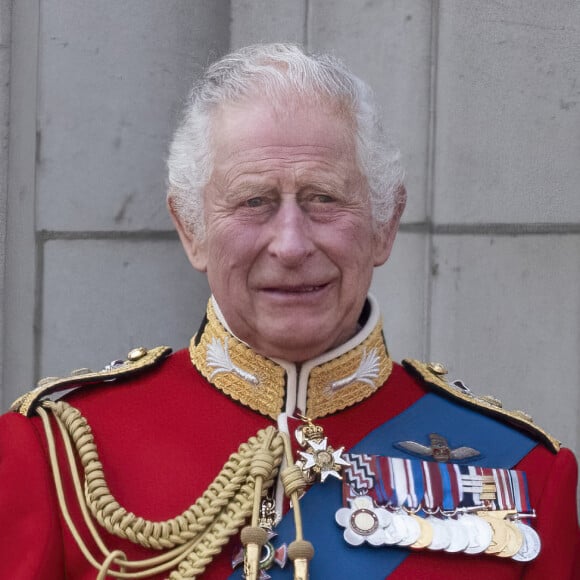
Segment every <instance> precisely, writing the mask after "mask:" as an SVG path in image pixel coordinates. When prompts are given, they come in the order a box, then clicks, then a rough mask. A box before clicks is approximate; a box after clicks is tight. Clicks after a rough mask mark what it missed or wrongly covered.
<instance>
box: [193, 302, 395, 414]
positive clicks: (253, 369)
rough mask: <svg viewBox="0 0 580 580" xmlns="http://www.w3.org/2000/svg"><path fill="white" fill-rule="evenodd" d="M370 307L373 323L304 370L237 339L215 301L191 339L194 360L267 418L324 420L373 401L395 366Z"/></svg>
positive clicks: (305, 365)
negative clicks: (301, 416) (302, 415)
mask: <svg viewBox="0 0 580 580" xmlns="http://www.w3.org/2000/svg"><path fill="white" fill-rule="evenodd" d="M367 307H368V308H369V310H370V312H369V315H368V317H367V320H366V322H365V324H364V325H363V327H362V328H361V329H360V331H359V332H358V333H357V334H356V335H355V336H354V337H353V338H351V339H350V340H349V341H347V342H346V343H345V344H344V345H342V346H341V347H338V348H336V349H333V350H331V351H329V352H327V353H324V354H323V355H321V356H319V357H317V358H315V359H312V360H310V361H307V362H305V363H302V365H300V367H298V366H297V365H295V364H294V363H289V362H288V361H283V360H278V359H276V360H273V359H269V358H266V357H264V356H262V355H260V354H258V353H256V352H255V351H254V350H252V349H251V348H250V347H249V346H248V345H247V344H245V343H244V342H242V341H241V340H239V339H238V338H236V337H235V336H234V335H233V334H232V333H231V331H230V330H229V329H228V327H227V324H226V322H225V321H224V319H223V317H222V315H221V312H220V310H219V306H218V305H217V303H216V302H215V300H214V299H213V298H211V299H210V301H209V303H208V307H207V314H206V318H207V320H206V321H205V324H204V326H203V327H202V328H201V330H200V331H199V332H198V334H196V335H195V336H194V337H193V338H192V339H191V343H190V348H189V352H190V357H191V361H192V363H193V364H194V365H195V367H196V368H197V369H198V370H199V372H200V373H201V374H202V375H203V376H204V377H205V378H206V379H207V380H208V381H209V382H210V383H211V384H212V385H214V386H215V387H216V388H217V389H219V390H220V391H222V392H223V393H225V394H226V395H228V396H230V397H231V398H232V399H235V400H236V401H239V402H240V403H242V404H243V405H245V406H247V407H250V408H251V409H253V410H255V411H258V412H259V413H261V414H263V415H266V416H268V417H271V418H272V419H274V420H275V419H276V418H277V417H278V415H280V413H282V412H286V413H288V414H294V413H295V411H296V410H297V409H299V410H301V411H302V412H305V414H306V415H307V416H308V417H310V418H311V419H318V418H320V417H324V416H326V415H330V414H332V413H336V412H337V411H340V410H342V409H345V408H347V407H350V406H352V405H354V404H356V403H359V402H360V401H363V400H364V399H366V398H368V397H370V396H371V395H372V394H373V393H374V392H375V391H376V390H377V389H379V388H380V387H381V386H382V385H383V384H384V383H385V381H386V380H387V378H388V377H389V375H390V374H391V370H392V368H393V362H392V360H391V358H390V357H389V353H388V351H387V347H386V345H385V342H384V339H383V335H382V321H381V319H380V315H379V312H378V306H377V303H376V301H375V300H374V298H373V297H372V296H369V298H368V301H367Z"/></svg>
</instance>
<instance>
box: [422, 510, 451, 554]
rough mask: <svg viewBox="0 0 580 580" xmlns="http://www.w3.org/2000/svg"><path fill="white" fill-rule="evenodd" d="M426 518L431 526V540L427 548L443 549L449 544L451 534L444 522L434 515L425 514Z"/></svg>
mask: <svg viewBox="0 0 580 580" xmlns="http://www.w3.org/2000/svg"><path fill="white" fill-rule="evenodd" d="M426 520H427V521H428V522H429V523H430V524H431V527H432V528H433V540H432V541H431V544H430V545H429V546H427V548H428V549H429V550H445V548H447V547H448V546H449V545H450V544H451V535H450V534H449V531H448V529H447V526H446V525H445V522H444V521H443V520H442V519H440V518H436V517H435V516H427V518H426Z"/></svg>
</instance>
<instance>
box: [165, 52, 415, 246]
mask: <svg viewBox="0 0 580 580" xmlns="http://www.w3.org/2000/svg"><path fill="white" fill-rule="evenodd" d="M256 94H260V95H262V96H266V97H267V98H268V99H269V100H270V101H273V102H276V101H279V100H280V99H281V98H284V97H290V98H292V99H296V98H298V99H300V98H306V99H308V100H309V101H311V100H312V99H315V100H319V101H326V103H328V101H329V100H330V101H331V102H332V101H334V102H335V103H337V105H339V106H340V107H341V109H344V107H345V106H346V110H347V114H349V115H350V116H351V117H352V120H353V121H354V123H355V128H356V135H355V138H356V147H357V155H358V163H359V167H360V170H361V172H362V173H363V175H365V176H366V179H367V183H368V186H369V190H370V196H371V204H372V211H373V218H374V220H375V223H377V224H384V223H387V222H388V221H389V220H390V219H391V218H392V216H393V215H394V214H395V213H397V212H400V211H402V208H403V207H404V204H405V188H404V187H403V169H402V167H401V163H400V154H399V151H398V150H397V149H395V148H394V147H392V146H391V145H390V143H389V141H388V139H387V138H386V136H385V134H384V132H383V128H382V125H381V121H380V117H379V115H378V112H377V107H376V104H375V99H374V94H373V91H372V90H371V88H370V87H369V86H368V85H367V84H366V83H364V82H363V81H362V80H360V79H359V78H358V77H356V76H355V75H353V74H352V73H351V72H350V71H349V70H348V69H347V68H346V67H345V66H344V64H343V63H342V62H340V61H339V60H337V59H336V58H334V57H331V56H328V55H308V54H306V53H305V52H304V51H303V50H302V49H301V48H300V47H299V46H297V45H294V44H282V43H277V44H258V45H253V46H248V47H246V48H242V49H241V50H239V51H236V52H232V53H231V54H229V55H227V56H224V57H223V58H221V59H220V60H218V61H217V62H215V63H213V64H212V65H211V66H210V67H209V68H208V69H207V70H206V72H205V73H204V74H203V76H202V77H201V78H200V79H199V80H198V81H197V82H196V83H195V84H194V86H193V89H192V91H191V94H190V97H189V100H188V103H187V105H186V107H185V111H184V116H183V120H182V122H181V125H180V126H179V127H178V129H177V130H176V131H175V134H174V136H173V141H172V143H171V147H170V151H169V157H168V160H167V165H168V169H169V189H168V199H170V201H171V204H172V207H173V209H174V210H175V212H176V213H177V215H178V216H179V218H180V219H181V220H182V222H183V223H184V224H185V226H186V227H187V228H188V229H189V231H190V232H193V233H195V234H196V235H197V236H200V237H203V236H204V233H205V230H204V219H203V191H204V188H205V186H206V185H207V183H208V181H209V179H210V176H211V171H212V150H211V149H212V148H211V120H212V113H213V112H214V111H215V110H216V109H217V108H218V107H220V106H224V105H226V104H228V103H235V102H239V101H241V100H243V99H245V98H248V97H252V96H255V95H256Z"/></svg>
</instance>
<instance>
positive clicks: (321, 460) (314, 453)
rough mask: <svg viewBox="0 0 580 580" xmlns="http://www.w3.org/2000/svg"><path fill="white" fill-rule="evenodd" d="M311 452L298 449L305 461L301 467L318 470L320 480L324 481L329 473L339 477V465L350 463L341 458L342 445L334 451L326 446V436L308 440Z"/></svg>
mask: <svg viewBox="0 0 580 580" xmlns="http://www.w3.org/2000/svg"><path fill="white" fill-rule="evenodd" d="M309 445H310V450H311V452H310V453H308V452H306V451H299V453H300V455H301V456H302V458H303V459H305V460H306V461H305V463H304V465H303V466H302V469H304V470H307V469H314V471H320V481H324V480H325V479H326V478H327V477H328V476H329V475H332V476H334V477H336V478H337V479H340V478H341V477H340V475H339V473H338V470H339V469H340V467H339V466H341V465H347V466H348V465H350V463H349V462H348V461H345V460H344V459H342V457H341V455H342V452H343V450H344V447H340V448H339V449H337V450H336V451H335V450H334V449H333V448H332V447H329V446H328V438H327V437H325V438H324V439H322V440H321V441H319V442H316V441H309Z"/></svg>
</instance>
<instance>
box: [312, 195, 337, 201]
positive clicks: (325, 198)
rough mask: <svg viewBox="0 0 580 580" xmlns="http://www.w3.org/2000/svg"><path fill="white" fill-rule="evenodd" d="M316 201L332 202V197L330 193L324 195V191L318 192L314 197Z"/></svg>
mask: <svg viewBox="0 0 580 580" xmlns="http://www.w3.org/2000/svg"><path fill="white" fill-rule="evenodd" d="M314 200H315V201H317V202H318V203H332V202H333V201H334V199H333V198H332V197H330V195H325V194H324V193H319V194H318V195H316V196H315V198H314Z"/></svg>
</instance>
